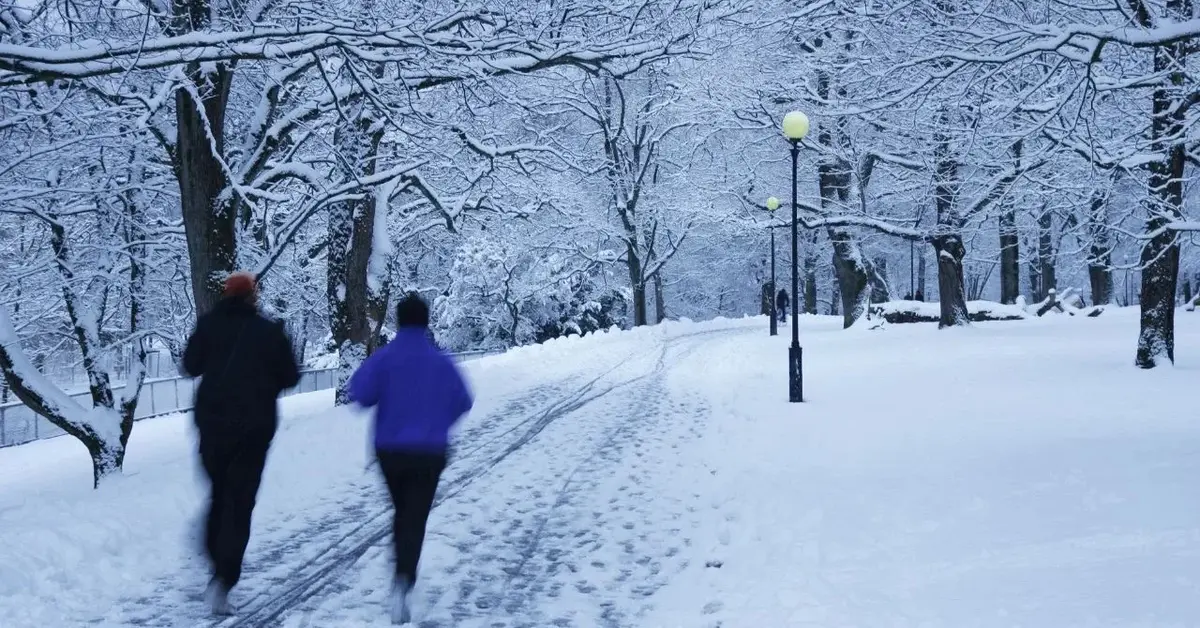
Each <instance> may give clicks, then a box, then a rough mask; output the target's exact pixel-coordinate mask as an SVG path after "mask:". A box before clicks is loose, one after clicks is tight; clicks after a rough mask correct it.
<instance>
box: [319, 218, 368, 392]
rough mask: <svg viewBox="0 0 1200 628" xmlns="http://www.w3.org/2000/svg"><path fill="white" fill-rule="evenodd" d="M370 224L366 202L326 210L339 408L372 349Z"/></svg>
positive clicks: (331, 318) (329, 292)
mask: <svg viewBox="0 0 1200 628" xmlns="http://www.w3.org/2000/svg"><path fill="white" fill-rule="evenodd" d="M374 222H375V202H374V198H373V197H371V196H369V197H368V198H366V199H363V200H356V201H346V202H343V203H339V204H337V206H336V207H331V208H330V215H329V253H328V256H329V259H328V264H327V268H328V282H327V291H328V294H329V315H330V324H329V329H330V331H331V332H332V334H333V341H334V344H335V345H336V346H337V347H338V389H337V390H338V392H337V395H336V398H337V403H339V404H344V403H348V402H349V398H348V397H347V395H346V384H347V382H348V381H349V379H350V376H351V375H353V374H354V371H355V370H356V369H357V368H358V366H359V365H360V364H362V362H363V360H365V359H367V356H369V355H370V354H371V352H372V351H373V350H374V349H375V346H374V345H375V342H374V338H373V337H372V336H373V334H372V333H371V317H370V316H369V310H370V307H369V305H370V300H371V294H370V291H369V289H368V287H367V260H368V259H369V258H370V256H371V244H372V239H373V227H374Z"/></svg>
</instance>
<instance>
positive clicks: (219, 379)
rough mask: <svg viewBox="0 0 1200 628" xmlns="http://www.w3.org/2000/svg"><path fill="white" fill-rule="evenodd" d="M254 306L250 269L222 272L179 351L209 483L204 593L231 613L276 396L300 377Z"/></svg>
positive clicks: (277, 332)
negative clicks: (218, 292) (191, 388)
mask: <svg viewBox="0 0 1200 628" xmlns="http://www.w3.org/2000/svg"><path fill="white" fill-rule="evenodd" d="M257 305H258V286H257V284H256V281H255V278H254V276H253V275H250V274H249V273H234V274H233V275H230V276H229V279H228V280H226V282H225V293H224V298H222V300H221V301H220V302H219V303H217V305H216V307H214V308H213V310H212V311H211V312H209V313H207V314H205V315H203V316H201V317H200V319H199V320H198V321H197V322H196V330H195V331H194V332H193V333H192V336H191V338H189V339H188V343H187V349H186V351H185V352H184V355H183V368H184V371H185V372H186V373H187V374H188V375H190V376H192V377H199V378H201V380H200V387H199V389H198V390H197V391H196V403H195V420H196V427H197V429H198V431H199V433H200V463H201V464H202V465H203V467H204V471H205V473H206V474H207V475H208V479H209V481H210V482H211V483H212V493H211V496H210V499H209V504H208V516H207V519H206V521H205V531H204V542H205V550H206V551H207V553H208V557H209V560H210V561H211V562H212V570H213V577H212V580H211V581H210V582H209V586H208V591H207V593H206V600H207V602H208V604H209V606H210V607H211V609H212V611H213V613H215V614H219V615H228V614H231V613H232V612H233V609H232V607H231V606H230V605H229V591H230V590H231V589H232V588H233V587H234V585H236V584H237V582H238V580H239V579H240V578H241V575H242V560H243V558H244V557H245V554H246V545H247V544H249V542H250V520H251V517H252V515H253V512H254V503H255V499H256V498H257V496H258V486H259V483H260V482H261V480H262V473H263V468H264V466H265V465H266V462H267V450H268V449H269V448H270V446H271V440H272V439H273V438H274V437H275V429H276V427H277V426H278V423H279V414H278V408H277V405H276V404H277V400H278V398H279V395H280V393H282V392H283V391H285V390H287V389H288V388H292V387H293V386H295V385H296V384H297V383H299V381H300V373H299V369H298V368H297V365H296V358H295V355H294V354H293V353H292V343H291V341H290V340H289V339H288V337H287V334H286V333H285V332H284V330H283V325H282V323H276V322H272V321H270V320H268V319H266V318H264V317H263V316H262V315H261V314H259V312H258V307H257Z"/></svg>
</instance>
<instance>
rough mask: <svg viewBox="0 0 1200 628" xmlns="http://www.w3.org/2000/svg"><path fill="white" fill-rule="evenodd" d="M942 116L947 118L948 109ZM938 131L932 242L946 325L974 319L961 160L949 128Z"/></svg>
mask: <svg viewBox="0 0 1200 628" xmlns="http://www.w3.org/2000/svg"><path fill="white" fill-rule="evenodd" d="M941 117H942V119H943V122H946V119H945V113H944V112H943V114H942V116H941ZM934 135H935V137H934V142H935V144H936V150H935V153H936V158H937V162H936V172H935V174H934V180H935V187H934V198H933V200H934V207H935V208H936V209H937V226H938V229H937V235H935V236H934V237H933V238H932V239H931V240H930V243H931V244H933V251H934V254H935V255H936V259H937V270H938V302H939V303H940V304H941V312H940V314H941V320H939V321H938V328H939V329H944V328H946V327H959V326H963V325H970V324H971V319H970V316H969V315H968V313H967V298H966V296H967V295H966V278H965V277H964V273H963V258H965V257H966V256H967V249H966V246H965V245H964V244H963V239H962V233H961V230H962V227H963V222H964V220H963V218H962V216H961V215H959V212H958V208H957V203H958V185H959V184H958V173H959V163H958V159H957V157H955V155H954V154H953V153H952V151H951V147H950V138H949V137H948V136H947V135H946V134H945V132H944V131H941V130H939V131H937V132H936V133H935V134H934Z"/></svg>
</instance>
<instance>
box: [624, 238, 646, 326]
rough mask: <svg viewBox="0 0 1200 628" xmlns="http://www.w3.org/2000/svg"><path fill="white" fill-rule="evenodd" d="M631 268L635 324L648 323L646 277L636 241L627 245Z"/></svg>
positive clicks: (627, 264) (630, 276) (630, 286)
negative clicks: (643, 275) (643, 274)
mask: <svg viewBox="0 0 1200 628" xmlns="http://www.w3.org/2000/svg"><path fill="white" fill-rule="evenodd" d="M627 252H628V255H627V257H628V260H627V263H626V266H627V267H628V268H629V288H630V290H631V291H632V292H633V326H634V327H642V326H643V325H646V324H647V322H648V320H647V309H646V279H645V278H644V277H642V259H641V257H639V256H638V252H637V245H636V243H634V244H631V245H629V246H628V247H627Z"/></svg>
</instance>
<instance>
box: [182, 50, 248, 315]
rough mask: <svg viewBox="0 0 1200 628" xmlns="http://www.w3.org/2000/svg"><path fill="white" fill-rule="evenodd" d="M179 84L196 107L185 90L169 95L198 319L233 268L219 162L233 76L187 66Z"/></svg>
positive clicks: (229, 211) (230, 209) (221, 69)
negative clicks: (173, 108)
mask: <svg viewBox="0 0 1200 628" xmlns="http://www.w3.org/2000/svg"><path fill="white" fill-rule="evenodd" d="M184 80H185V81H186V82H187V86H188V87H189V88H190V89H191V90H195V92H196V93H197V94H199V98H200V102H199V103H197V102H196V99H195V98H193V96H192V95H191V93H190V90H189V89H184V88H180V89H177V90H175V118H176V142H175V152H174V167H175V174H176V178H177V179H178V180H179V200H180V206H181V212H182V215H183V230H184V234H185V236H186V239H187V247H188V259H189V261H190V265H191V272H192V295H193V298H194V299H195V304H196V313H197V315H199V314H203V313H204V312H207V311H208V310H210V309H212V307H213V306H214V305H216V303H217V301H218V300H220V298H221V292H222V282H223V281H224V279H225V277H226V276H227V275H228V274H229V273H231V272H233V269H234V266H235V264H236V262H237V251H236V244H235V218H236V214H235V212H236V207H235V202H234V199H233V198H232V196H225V195H223V192H225V191H226V190H227V189H228V187H229V179H228V177H227V176H226V173H225V170H224V169H223V168H222V166H221V162H220V156H221V153H222V152H223V151H224V145H225V111H226V107H227V105H228V102H229V88H230V85H231V84H232V82H233V70H232V69H231V68H230V67H229V66H228V65H227V64H223V63H222V64H218V65H217V68H216V70H215V71H211V72H208V71H205V70H204V69H202V68H201V67H200V65H199V64H194V63H193V64H190V65H189V66H188V67H187V71H186V78H185V79H184Z"/></svg>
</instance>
